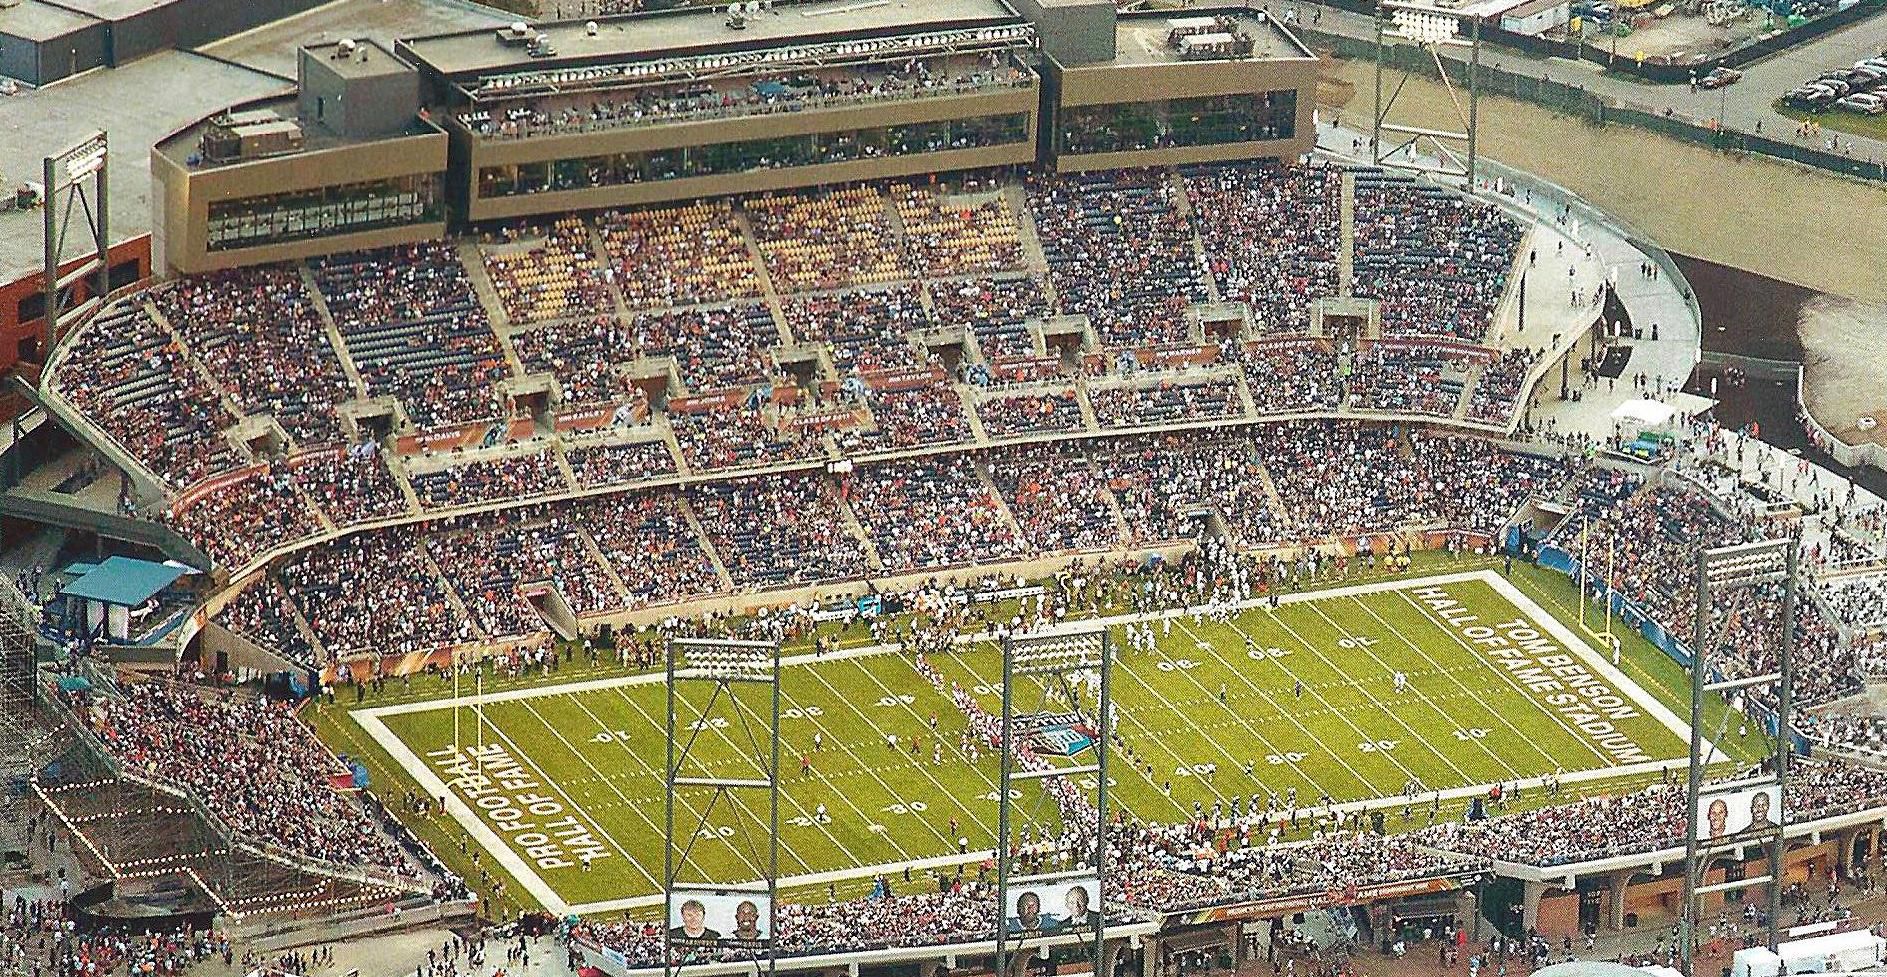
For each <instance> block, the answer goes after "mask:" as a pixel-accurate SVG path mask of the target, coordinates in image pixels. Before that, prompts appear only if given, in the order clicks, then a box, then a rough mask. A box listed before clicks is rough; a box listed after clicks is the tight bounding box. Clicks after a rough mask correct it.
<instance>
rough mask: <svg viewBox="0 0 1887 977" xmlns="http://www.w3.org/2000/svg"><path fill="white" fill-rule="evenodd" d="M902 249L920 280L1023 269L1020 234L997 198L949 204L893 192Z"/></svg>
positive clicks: (915, 190) (918, 191)
mask: <svg viewBox="0 0 1887 977" xmlns="http://www.w3.org/2000/svg"><path fill="white" fill-rule="evenodd" d="M891 203H892V206H893V207H894V208H895V209H896V210H897V214H898V223H899V224H901V225H902V226H903V229H904V250H905V254H906V256H907V258H908V260H909V261H910V264H911V267H912V268H914V269H916V271H917V274H918V276H919V277H922V278H953V277H956V276H958V275H978V274H991V273H995V272H1004V271H1014V270H1017V269H1019V268H1021V267H1022V231H1021V228H1020V227H1019V226H1018V225H1017V223H1016V215H1015V212H1014V211H1012V210H1010V209H1009V205H1008V203H1007V202H1005V201H1004V200H1003V198H1002V196H1001V195H1000V194H997V195H995V196H991V197H987V198H982V199H978V200H976V201H975V202H969V201H963V202H956V203H953V202H951V201H949V200H946V199H945V198H944V197H942V196H940V195H939V194H937V193H936V192H934V191H932V190H930V189H928V188H924V187H893V188H892V189H891Z"/></svg>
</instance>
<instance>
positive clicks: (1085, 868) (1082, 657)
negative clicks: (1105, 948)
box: [995, 627, 1113, 977]
mask: <svg viewBox="0 0 1887 977" xmlns="http://www.w3.org/2000/svg"><path fill="white" fill-rule="evenodd" d="M1111 647H1112V639H1111V638H1110V637H1109V635H1108V633H1107V630H1106V629H1105V628H1101V627H1083V628H1077V629H1070V630H1058V631H1055V632H1051V633H1046V634H1036V635H1023V636H1011V637H1009V638H1007V639H1005V640H1004V641H1003V649H1002V650H1003V655H1002V727H1001V729H1002V750H1001V766H1002V775H1001V778H1000V783H999V785H998V789H997V805H998V814H997V829H996V830H997V835H996V920H995V922H996V974H997V977H1008V975H1010V973H1011V971H1012V969H1013V968H1015V966H1016V964H1017V963H1018V962H1020V961H1021V960H1023V959H1026V951H1027V949H1028V944H1029V942H1030V941H1031V940H1038V941H1039V940H1041V939H1043V938H1044V937H1046V936H1047V935H1049V934H1048V933H1046V932H1045V931H1038V930H1032V929H1031V927H1030V926H1029V924H1028V923H1027V921H1026V920H1025V919H1023V918H1022V915H1021V914H1020V913H1012V911H1011V910H1012V909H1013V908H1014V907H1013V906H1012V905H1011V903H1012V902H1013V901H1014V900H1013V899H1012V897H1011V893H1012V892H1014V893H1017V895H1016V897H1015V898H1016V899H1027V898H1028V897H1029V896H1030V895H1031V894H1033V895H1034V900H1035V901H1034V906H1035V908H1036V909H1037V910H1041V911H1043V912H1049V911H1050V910H1051V909H1061V908H1063V907H1060V906H1055V907H1044V906H1043V905H1042V898H1041V893H1042V892H1043V891H1044V890H1047V891H1057V890H1064V891H1065V890H1067V889H1068V888H1069V887H1070V886H1084V885H1085V884H1092V885H1093V887H1094V889H1093V891H1092V892H1091V893H1087V895H1088V896H1089V897H1091V901H1090V902H1089V905H1091V906H1092V912H1090V913H1089V914H1088V920H1089V921H1088V923H1087V924H1086V925H1085V926H1082V927H1078V928H1077V927H1069V928H1064V929H1062V930H1060V933H1061V934H1062V935H1068V934H1071V933H1073V934H1079V935H1081V936H1083V937H1084V938H1086V939H1089V940H1091V941H1092V945H1091V947H1090V953H1091V955H1092V958H1093V964H1094V977H1102V974H1103V971H1102V960H1101V954H1102V945H1103V935H1104V933H1105V931H1106V923H1105V921H1104V919H1103V918H1102V917H1103V913H1102V911H1101V903H1102V896H1103V893H1104V892H1105V891H1106V885H1107V880H1108V874H1107V872H1108V868H1107V864H1106V861H1107V858H1106V856H1107V810H1108V808H1107V788H1108V779H1107V768H1108V763H1107V760H1108V752H1109V751H1108V738H1109V736H1110V735H1111V734H1112V732H1113V723H1112V719H1113V711H1112V702H1113V700H1112V689H1111V685H1110V682H1111V674H1110V673H1111V666H1112V663H1113V662H1112V659H1113V655H1112V653H1111ZM1018 680H1020V681H1022V682H1024V683H1026V685H1025V687H1022V688H1019V687H1018V685H1017V682H1018ZM1083 685H1086V686H1087V696H1086V697H1085V698H1084V695H1083V691H1082V687H1083ZM1025 692H1034V693H1035V696H1036V697H1039V699H1038V701H1039V705H1038V706H1037V708H1036V711H1034V712H1029V713H1023V714H1018V713H1017V708H1016V707H1017V696H1018V695H1020V694H1023V693H1025ZM1089 750H1092V751H1093V753H1092V756H1093V759H1092V761H1090V762H1083V760H1082V754H1085V753H1087V752H1088V751H1089ZM1057 761H1060V762H1057ZM1019 783H1020V784H1036V785H1039V787H1040V789H1041V794H1040V796H1039V797H1037V798H1035V799H1034V800H1035V802H1036V803H1037V804H1040V805H1042V806H1043V807H1044V808H1046V810H1043V811H1041V812H1040V816H1037V817H1034V818H1031V822H1032V823H1033V824H1035V825H1037V826H1038V827H1040V828H1042V829H1046V828H1047V827H1048V826H1049V825H1050V824H1053V825H1055V826H1056V827H1058V828H1059V829H1060V830H1061V831H1063V832H1070V831H1092V832H1093V836H1092V838H1091V839H1089V840H1090V841H1091V845H1092V847H1091V848H1090V849H1089V850H1086V851H1082V850H1080V849H1076V850H1075V856H1076V860H1075V863H1074V864H1070V865H1066V866H1062V867H1059V868H1051V869H1049V870H1042V869H1041V868H1040V867H1039V866H1027V865H1024V866H1018V864H1017V863H1018V861H1020V860H1021V859H1020V858H1019V854H1020V853H1019V852H1018V851H1017V846H1016V844H1015V819H1016V811H1015V808H1016V806H1017V804H1018V803H1019V802H1021V800H1022V791H1021V789H1019V788H1017V787H1016V786H1015V785H1017V784H1019ZM1088 805H1091V808H1092V809H1091V812H1090V811H1084V810H1083V808H1084V807H1085V806H1088ZM1088 816H1091V817H1092V820H1091V821H1086V822H1085V823H1083V819H1084V818H1085V817H1088ZM1071 818H1072V819H1073V823H1070V819H1071ZM1038 838H1039V836H1038ZM1065 898H1072V895H1067V896H1065ZM1012 916H1015V917H1016V919H1015V920H1012V919H1011V917H1012Z"/></svg>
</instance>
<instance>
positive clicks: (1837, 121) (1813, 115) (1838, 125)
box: [1766, 99, 1887, 148]
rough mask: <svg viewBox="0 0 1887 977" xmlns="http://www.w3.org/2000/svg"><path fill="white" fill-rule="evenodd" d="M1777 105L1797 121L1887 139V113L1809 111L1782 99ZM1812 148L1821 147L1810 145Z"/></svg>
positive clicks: (1781, 134)
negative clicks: (1816, 123)
mask: <svg viewBox="0 0 1887 977" xmlns="http://www.w3.org/2000/svg"><path fill="white" fill-rule="evenodd" d="M1775 107H1776V111H1777V112H1780V113H1781V114H1783V115H1786V116H1788V117H1789V118H1791V119H1794V120H1796V121H1797V122H1802V121H1808V120H1812V121H1815V122H1819V123H1821V127H1822V128H1823V129H1836V130H1840V131H1841V132H1847V133H1852V134H1854V135H1857V136H1867V137H1869V138H1873V139H1887V115H1864V114H1862V113H1860V112H1850V111H1848V110H1847V109H1843V108H1830V109H1829V110H1828V111H1826V112H1807V111H1803V110H1802V109H1798V108H1795V107H1794V106H1792V105H1789V104H1787V103H1786V102H1784V101H1783V100H1782V99H1776V102H1775ZM1766 135H1768V136H1770V137H1771V138H1774V139H1786V138H1788V133H1784V132H1772V133H1766ZM1810 148H1819V147H1815V146H1810Z"/></svg>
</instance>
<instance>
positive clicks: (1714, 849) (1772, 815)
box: [1680, 539, 1800, 977]
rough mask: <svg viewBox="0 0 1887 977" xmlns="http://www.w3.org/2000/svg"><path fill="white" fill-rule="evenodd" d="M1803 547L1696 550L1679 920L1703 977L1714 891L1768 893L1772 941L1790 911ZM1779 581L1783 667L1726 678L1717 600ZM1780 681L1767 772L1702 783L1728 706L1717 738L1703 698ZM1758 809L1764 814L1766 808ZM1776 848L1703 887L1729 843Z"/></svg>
mask: <svg viewBox="0 0 1887 977" xmlns="http://www.w3.org/2000/svg"><path fill="white" fill-rule="evenodd" d="M1799 553H1800V547H1799V546H1798V545H1797V544H1796V542H1795V541H1794V540H1792V539H1773V540H1762V541H1759V542H1754V543H1740V544H1737V545H1735V546H1721V547H1717V548H1715V549H1709V550H1704V551H1703V552H1701V553H1699V554H1697V569H1696V580H1695V587H1696V590H1697V607H1696V618H1695V620H1694V623H1693V627H1692V629H1691V635H1692V638H1693V646H1692V648H1691V656H1690V789H1689V791H1688V801H1687V803H1688V808H1687V810H1688V812H1689V820H1690V831H1689V832H1688V833H1687V837H1686V838H1685V841H1684V911H1683V914H1682V917H1681V920H1680V922H1681V926H1682V930H1681V932H1682V940H1683V950H1682V952H1683V959H1684V973H1686V974H1690V975H1692V977H1695V974H1696V970H1695V969H1694V960H1693V957H1692V954H1693V952H1694V950H1693V947H1694V945H1695V943H1696V930H1697V923H1698V920H1699V918H1700V917H1701V916H1702V914H1703V913H1702V909H1703V898H1704V897H1705V896H1707V895H1709V894H1711V893H1713V892H1728V891H1731V890H1735V889H1751V888H1756V887H1758V886H1763V887H1766V888H1767V889H1768V890H1769V893H1768V894H1769V948H1770V949H1771V950H1774V949H1775V948H1776V943H1777V939H1778V930H1777V921H1778V920H1779V919H1780V918H1781V917H1782V854H1783V851H1782V849H1783V825H1784V824H1785V822H1786V821H1787V820H1788V816H1787V811H1786V810H1785V809H1784V807H1783V804H1784V802H1785V800H1786V796H1785V794H1784V793H1783V791H1784V789H1785V788H1786V787H1787V785H1788V780H1789V751H1790V749H1791V748H1792V743H1791V742H1790V739H1789V720H1790V712H1791V706H1792V702H1791V697H1792V694H1793V688H1792V687H1793V684H1794V672H1795V669H1794V659H1795V600H1796V571H1797V559H1798V555H1799ZM1778 583H1779V584H1781V585H1782V587H1783V592H1782V630H1781V633H1780V635H1779V636H1778V638H1777V647H1776V670H1775V671H1773V672H1767V673H1764V674H1760V675H1749V676H1745V677H1743V678H1735V679H1725V678H1718V677H1716V676H1717V673H1716V672H1715V671H1714V670H1713V669H1712V668H1711V667H1710V653H1709V648H1710V642H1709V641H1708V639H1707V633H1706V629H1707V628H1708V627H1709V624H1710V617H1711V599H1712V597H1714V596H1715V595H1716V594H1717V593H1719V592H1726V593H1727V592H1733V591H1737V590H1743V589H1747V588H1751V587H1763V586H1772V585H1775V584H1778ZM1766 687H1773V688H1774V689H1775V690H1776V694H1775V755H1774V757H1773V759H1772V761H1771V766H1772V767H1773V768H1774V769H1772V770H1771V771H1770V772H1769V773H1758V774H1755V775H1752V776H1749V777H1741V778H1738V779H1735V780H1730V781H1724V782H1719V783H1715V784H1711V785H1709V787H1708V788H1707V789H1706V788H1705V786H1704V769H1705V768H1706V767H1707V766H1709V764H1710V762H1711V761H1712V760H1714V759H1715V753H1716V744H1717V742H1718V741H1720V740H1721V739H1722V738H1723V734H1724V730H1725V727H1726V726H1727V725H1728V723H1729V717H1730V710H1729V709H1727V708H1726V709H1725V710H1724V711H1723V718H1722V720H1721V721H1719V722H1718V724H1717V731H1716V735H1715V736H1713V737H1711V738H1710V739H1709V740H1708V741H1706V740H1705V739H1704V734H1703V713H1704V695H1705V693H1708V692H1718V693H1724V692H1733V691H1742V690H1745V689H1754V688H1766ZM1758 812H1762V813H1761V814H1759V813H1758ZM1750 844H1756V845H1764V844H1766V845H1768V846H1769V870H1768V873H1767V874H1766V875H1759V876H1756V877H1754V878H1744V879H1726V880H1725V881H1723V882H1718V883H1715V884H1711V885H1705V884H1704V873H1705V870H1706V869H1707V868H1708V866H1709V864H1710V859H1711V858H1712V857H1713V856H1714V855H1716V854H1717V853H1719V852H1722V851H1724V850H1726V849H1740V848H1742V847H1743V846H1745V845H1750Z"/></svg>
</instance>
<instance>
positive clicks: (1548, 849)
mask: <svg viewBox="0 0 1887 977" xmlns="http://www.w3.org/2000/svg"><path fill="white" fill-rule="evenodd" d="M1793 774H1794V776H1793V777H1792V779H1791V782H1790V783H1789V786H1788V787H1787V789H1786V790H1785V791H1784V792H1783V798H1782V810H1781V811H1780V812H1778V814H1779V816H1780V817H1781V818H1782V819H1783V821H1784V823H1794V822H1801V821H1812V820H1816V819H1818V818H1824V817H1831V816H1833V815H1836V814H1842V813H1846V812H1848V811H1852V810H1857V809H1859V808H1861V807H1862V806H1866V805H1871V804H1878V803H1879V802H1881V801H1882V800H1887V773H1882V772H1880V771H1877V770H1872V769H1868V768H1865V767H1858V766H1854V765H1851V764H1846V763H1838V762H1824V763H1809V762H1803V763H1799V764H1797V765H1796V767H1795V768H1794V771H1793ZM1686 797H1687V791H1686V786H1685V785H1684V784H1683V783H1681V782H1675V781H1673V782H1665V783H1659V784H1653V785H1652V786H1650V787H1647V788H1645V789H1644V790H1641V791H1637V792H1635V793H1630V794H1623V795H1614V796H1599V797H1591V798H1584V799H1580V800H1575V801H1571V802H1568V803H1564V804H1555V805H1552V806H1550V807H1543V808H1538V809H1535V810H1530V811H1522V812H1518V813H1514V814H1503V815H1500V816H1497V817H1492V818H1488V819H1486V820H1483V821H1471V822H1465V823H1445V824H1438V825H1436V826H1434V827H1432V828H1424V829H1422V830H1421V831H1419V832H1417V835H1416V837H1417V838H1418V839H1419V840H1420V841H1422V842H1423V843H1425V844H1428V845H1430V846H1433V847H1437V848H1443V849H1447V850H1449V851H1455V852H1461V853H1464V854H1469V855H1475V856H1479V857H1483V858H1498V859H1500V860H1502V861H1509V862H1521V863H1523V864H1529V865H1542V866H1552V865H1564V864H1568V863H1571V862H1584V861H1591V860H1594V859H1599V858H1607V857H1611V856H1616V855H1635V854H1642V853H1644V852H1650V851H1658V850H1660V849H1667V848H1682V847H1683V845H1684V836H1685V832H1686V831H1687V830H1688V829H1689V824H1690V816H1689V813H1688V811H1687V806H1688V805H1687V804H1686Z"/></svg>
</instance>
